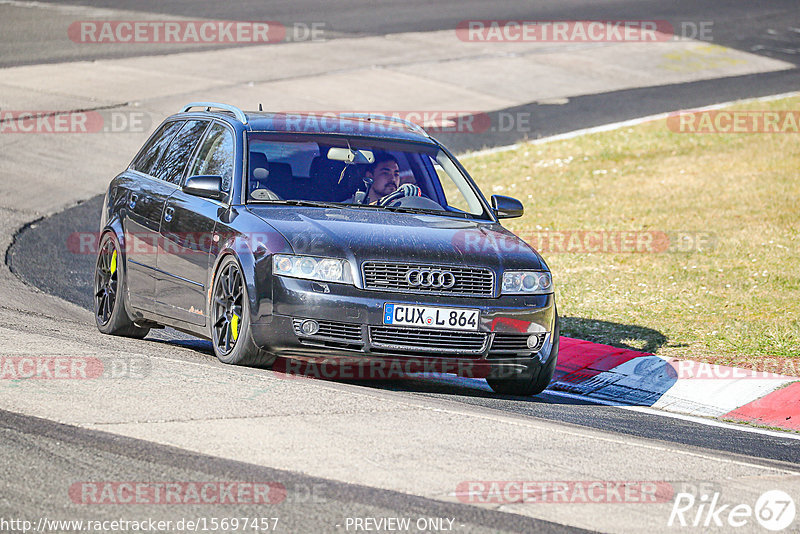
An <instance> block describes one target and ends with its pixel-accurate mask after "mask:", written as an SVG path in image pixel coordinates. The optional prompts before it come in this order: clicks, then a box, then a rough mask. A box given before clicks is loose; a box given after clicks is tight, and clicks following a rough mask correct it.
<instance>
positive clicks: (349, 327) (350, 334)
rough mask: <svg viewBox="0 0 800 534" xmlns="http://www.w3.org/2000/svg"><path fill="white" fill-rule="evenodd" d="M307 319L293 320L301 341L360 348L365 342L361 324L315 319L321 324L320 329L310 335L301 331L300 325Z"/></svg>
mask: <svg viewBox="0 0 800 534" xmlns="http://www.w3.org/2000/svg"><path fill="white" fill-rule="evenodd" d="M305 320H306V319H293V320H292V324H293V326H294V333H295V334H296V335H297V337H298V338H299V339H300V342H301V343H307V344H322V345H325V346H331V347H340V348H358V349H360V348H361V347H362V346H363V344H364V340H363V338H362V337H361V325H358V324H352V323H340V322H338V321H318V320H316V319H315V321H317V324H319V331H318V332H317V333H316V334H313V335H310V336H309V335H307V334H303V333H302V332H301V331H300V325H301V324H303V321H305Z"/></svg>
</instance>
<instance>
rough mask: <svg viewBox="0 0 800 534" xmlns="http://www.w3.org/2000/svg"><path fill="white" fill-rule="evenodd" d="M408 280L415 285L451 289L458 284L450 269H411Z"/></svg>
mask: <svg viewBox="0 0 800 534" xmlns="http://www.w3.org/2000/svg"><path fill="white" fill-rule="evenodd" d="M406 282H407V283H408V285H410V286H413V287H432V288H436V289H450V288H451V287H453V286H454V285H456V277H455V275H454V274H453V273H451V272H450V271H439V270H431V269H411V270H410V271H408V272H407V273H406Z"/></svg>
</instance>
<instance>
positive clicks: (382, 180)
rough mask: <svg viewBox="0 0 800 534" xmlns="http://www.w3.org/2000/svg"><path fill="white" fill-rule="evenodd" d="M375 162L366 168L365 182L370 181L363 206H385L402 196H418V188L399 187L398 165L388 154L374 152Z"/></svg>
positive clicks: (412, 186) (411, 186) (406, 185)
mask: <svg viewBox="0 0 800 534" xmlns="http://www.w3.org/2000/svg"><path fill="white" fill-rule="evenodd" d="M374 154H375V161H374V162H373V163H372V164H370V166H369V167H367V171H366V173H365V180H366V181H369V180H371V181H372V184H371V185H370V186H369V189H368V193H367V198H366V199H365V200H364V201H363V203H364V204H378V205H381V206H383V205H386V204H388V203H389V202H391V201H393V200H395V199H398V198H401V197H404V196H419V195H420V194H421V192H420V189H419V187H417V186H415V185H411V184H403V187H399V186H400V164H399V163H398V161H397V158H396V157H394V156H393V155H391V154H389V153H388V152H375V153H374Z"/></svg>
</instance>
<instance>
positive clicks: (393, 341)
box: [369, 326, 488, 355]
mask: <svg viewBox="0 0 800 534" xmlns="http://www.w3.org/2000/svg"><path fill="white" fill-rule="evenodd" d="M369 337H370V343H371V344H372V346H373V347H377V348H379V349H393V350H400V351H406V352H409V351H410V352H414V353H437V354H472V355H475V354H481V353H483V351H484V350H486V345H487V341H488V336H487V334H486V333H484V332H462V331H453V330H421V329H416V328H405V327H401V326H371V327H370V328H369Z"/></svg>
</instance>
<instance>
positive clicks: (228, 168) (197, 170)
mask: <svg viewBox="0 0 800 534" xmlns="http://www.w3.org/2000/svg"><path fill="white" fill-rule="evenodd" d="M234 154H235V151H234V144H233V134H232V133H231V131H230V130H229V129H228V128H226V127H224V126H223V125H221V124H218V123H215V124H214V125H213V126H211V128H210V129H209V131H208V136H207V137H206V140H205V141H204V142H203V146H201V147H200V151H199V152H198V153H197V158H195V160H194V163H193V164H192V170H191V172H190V173H189V176H198V175H207V174H211V175H215V176H222V190H223V191H230V188H231V180H232V179H233V159H234Z"/></svg>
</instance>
